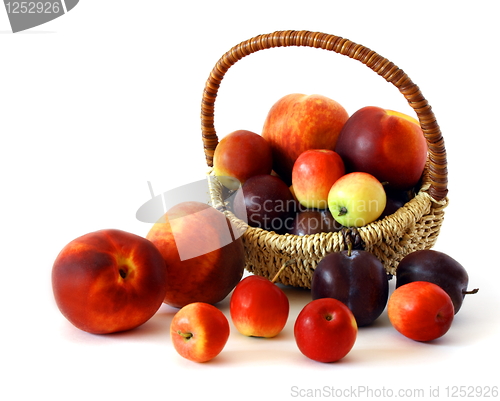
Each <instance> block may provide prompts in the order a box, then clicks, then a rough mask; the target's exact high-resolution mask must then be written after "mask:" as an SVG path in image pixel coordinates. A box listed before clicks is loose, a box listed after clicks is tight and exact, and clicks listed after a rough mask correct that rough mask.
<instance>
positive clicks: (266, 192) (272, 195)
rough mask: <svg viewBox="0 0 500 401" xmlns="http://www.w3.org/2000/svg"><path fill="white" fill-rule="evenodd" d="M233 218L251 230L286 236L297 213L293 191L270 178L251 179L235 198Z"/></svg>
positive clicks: (261, 176)
mask: <svg viewBox="0 0 500 401" xmlns="http://www.w3.org/2000/svg"><path fill="white" fill-rule="evenodd" d="M233 209H234V210H233V211H234V214H235V215H236V216H237V217H239V218H240V219H242V220H246V221H247V222H248V225H250V226H251V227H259V228H262V229H264V230H267V231H274V232H276V233H279V234H281V233H284V232H286V231H287V226H288V227H291V224H292V221H293V219H294V218H295V214H296V213H297V210H298V202H297V201H296V200H295V198H294V197H293V194H292V192H291V191H290V188H289V187H288V186H287V185H286V184H285V182H284V181H282V180H281V179H280V178H279V177H276V176H274V175H270V174H262V175H255V176H253V177H250V178H249V179H248V180H247V181H245V183H244V184H243V186H242V187H241V189H240V190H238V192H237V193H236V195H235V197H234V204H233Z"/></svg>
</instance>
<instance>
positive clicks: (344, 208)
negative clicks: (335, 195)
mask: <svg viewBox="0 0 500 401" xmlns="http://www.w3.org/2000/svg"><path fill="white" fill-rule="evenodd" d="M345 214H347V208H346V207H345V206H342V207H341V208H340V210H339V216H343V215H345Z"/></svg>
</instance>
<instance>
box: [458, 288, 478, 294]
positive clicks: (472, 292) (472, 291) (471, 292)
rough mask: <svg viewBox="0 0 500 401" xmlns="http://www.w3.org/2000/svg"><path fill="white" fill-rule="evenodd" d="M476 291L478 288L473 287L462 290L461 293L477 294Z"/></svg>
mask: <svg viewBox="0 0 500 401" xmlns="http://www.w3.org/2000/svg"><path fill="white" fill-rule="evenodd" d="M478 291H479V288H474V289H473V290H470V291H465V290H463V291H462V294H464V295H470V294H477V292H478Z"/></svg>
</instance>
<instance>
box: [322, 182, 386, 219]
mask: <svg viewBox="0 0 500 401" xmlns="http://www.w3.org/2000/svg"><path fill="white" fill-rule="evenodd" d="M386 202H387V196H386V193H385V191H384V187H383V185H382V184H381V183H380V182H379V181H378V180H377V179H376V178H375V177H374V176H373V175H371V174H368V173H363V172H355V173H349V174H346V175H344V176H342V177H341V178H339V179H338V180H337V181H335V183H334V184H333V185H332V187H331V188H330V192H329V193H328V208H329V209H330V212H331V214H332V216H333V218H334V219H335V220H337V222H339V223H340V224H341V225H343V226H345V227H362V226H364V225H366V224H368V223H371V222H372V221H375V220H377V219H378V218H379V217H380V215H381V214H382V212H383V211H384V209H385V205H386Z"/></svg>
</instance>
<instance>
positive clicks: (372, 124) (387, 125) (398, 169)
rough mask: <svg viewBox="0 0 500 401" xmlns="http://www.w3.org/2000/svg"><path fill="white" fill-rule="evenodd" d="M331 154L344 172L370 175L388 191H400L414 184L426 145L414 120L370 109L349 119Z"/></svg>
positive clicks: (378, 109)
mask: <svg viewBox="0 0 500 401" xmlns="http://www.w3.org/2000/svg"><path fill="white" fill-rule="evenodd" d="M335 151H336V152H337V153H338V154H339V155H340V156H341V157H342V159H343V160H344V163H345V165H346V169H347V170H348V171H351V172H352V171H363V172H366V173H370V174H372V175H374V176H375V177H376V178H378V179H379V180H380V181H381V182H387V186H388V188H393V189H402V190H406V189H410V188H412V187H414V186H415V185H416V184H417V183H418V181H419V180H420V178H421V176H422V173H423V171H424V167H425V162H426V160H427V142H426V140H425V137H424V134H423V132H422V129H421V128H420V125H419V124H418V121H417V120H415V119H414V118H412V117H410V116H407V115H406V114H403V113H399V112H395V111H391V110H385V109H382V108H380V107H373V106H368V107H363V108H362V109H359V110H358V111H356V112H355V113H354V114H353V115H352V116H351V117H350V118H349V120H348V121H347V122H346V123H345V125H344V127H343V128H342V131H341V132H340V135H339V138H338V140H337V145H336V147H335Z"/></svg>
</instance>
